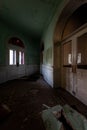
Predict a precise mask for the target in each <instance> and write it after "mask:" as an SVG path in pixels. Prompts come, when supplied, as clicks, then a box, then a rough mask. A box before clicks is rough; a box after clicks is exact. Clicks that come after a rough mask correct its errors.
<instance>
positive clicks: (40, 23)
mask: <svg viewBox="0 0 87 130" xmlns="http://www.w3.org/2000/svg"><path fill="white" fill-rule="evenodd" d="M60 2H61V0H0V19H1V20H2V21H3V22H5V23H7V24H8V25H9V26H11V27H14V28H15V29H16V30H18V31H21V32H22V33H25V34H26V35H27V36H31V37H33V38H34V37H38V38H39V37H41V36H42V34H43V32H44V30H45V29H46V28H47V26H48V25H49V23H50V21H51V20H52V18H53V16H54V14H55V11H56V9H57V7H58V6H59V4H60Z"/></svg>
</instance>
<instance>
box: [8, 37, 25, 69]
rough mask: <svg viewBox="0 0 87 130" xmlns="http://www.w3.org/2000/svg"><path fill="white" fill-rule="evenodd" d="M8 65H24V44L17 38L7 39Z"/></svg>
mask: <svg viewBox="0 0 87 130" xmlns="http://www.w3.org/2000/svg"><path fill="white" fill-rule="evenodd" d="M8 44H9V46H10V45H11V46H10V48H9V65H17V66H19V65H24V48H25V47H24V44H23V42H22V41H21V40H20V39H19V38H17V37H12V38H10V39H9V41H8Z"/></svg>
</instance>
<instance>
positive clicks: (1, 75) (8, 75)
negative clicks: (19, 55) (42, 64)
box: [0, 22, 39, 83]
mask: <svg viewBox="0 0 87 130" xmlns="http://www.w3.org/2000/svg"><path fill="white" fill-rule="evenodd" d="M11 37H18V38H19V39H21V40H22V41H23V43H24V46H25V48H24V53H25V65H19V66H16V65H9V49H11V48H13V49H19V50H20V49H21V48H20V47H16V46H11V45H9V44H8V40H9V38H11ZM34 45H35V47H34ZM36 72H39V44H38V42H37V41H32V40H31V39H28V38H26V36H24V35H23V34H21V33H17V32H16V31H15V30H13V29H12V28H10V27H9V26H7V25H6V24H4V23H2V22H0V83H2V82H5V81H8V80H12V79H15V78H19V77H21V76H25V75H30V74H33V73H36Z"/></svg>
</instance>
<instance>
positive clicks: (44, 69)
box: [40, 65, 53, 87]
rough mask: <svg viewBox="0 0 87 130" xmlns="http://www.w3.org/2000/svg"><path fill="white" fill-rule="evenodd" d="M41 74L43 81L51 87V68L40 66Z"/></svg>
mask: <svg viewBox="0 0 87 130" xmlns="http://www.w3.org/2000/svg"><path fill="white" fill-rule="evenodd" d="M40 68H41V73H42V75H43V77H44V79H45V81H46V82H47V83H48V84H49V85H50V86H51V87H53V68H52V67H51V66H47V65H42V66H41V67H40Z"/></svg>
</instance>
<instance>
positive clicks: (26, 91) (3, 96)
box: [0, 75, 87, 130]
mask: <svg viewBox="0 0 87 130" xmlns="http://www.w3.org/2000/svg"><path fill="white" fill-rule="evenodd" d="M0 103H1V104H6V105H7V106H8V107H9V108H10V110H11V113H10V114H9V116H7V117H6V118H4V120H0V130H35V129H36V130H45V128H44V124H43V121H42V118H41V112H42V110H44V109H45V107H44V106H43V104H46V105H48V106H50V107H51V106H55V105H58V104H60V105H64V104H69V105H70V106H71V107H73V108H74V109H76V110H77V111H79V112H80V113H82V114H84V116H86V117H87V106H85V105H84V104H82V103H81V102H80V101H79V100H77V99H76V98H74V97H73V96H72V95H70V94H69V93H68V92H66V91H65V90H63V89H61V88H58V89H52V88H51V87H50V86H49V85H48V84H47V83H46V82H45V81H44V80H43V77H42V76H39V75H38V76H35V75H34V76H31V77H23V78H20V79H15V80H13V81H8V82H6V83H3V84H1V85H0Z"/></svg>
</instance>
